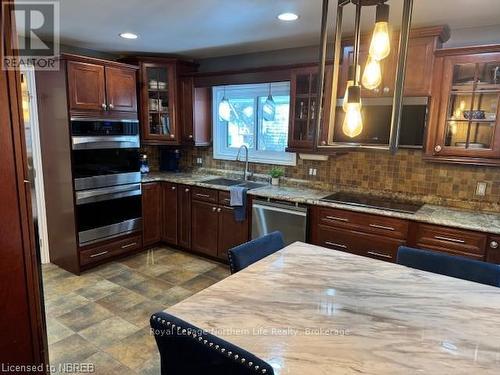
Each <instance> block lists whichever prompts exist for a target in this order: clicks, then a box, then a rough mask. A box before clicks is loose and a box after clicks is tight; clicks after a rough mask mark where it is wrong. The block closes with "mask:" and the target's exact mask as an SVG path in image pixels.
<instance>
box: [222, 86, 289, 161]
mask: <svg viewBox="0 0 500 375" xmlns="http://www.w3.org/2000/svg"><path fill="white" fill-rule="evenodd" d="M270 92H271V94H272V97H273V99H274V103H275V108H276V112H275V116H274V119H273V120H266V119H264V116H263V108H264V104H265V103H266V100H267V98H268V95H269V93H270ZM224 97H226V98H227V100H228V102H229V108H230V114H229V121H225V120H223V119H222V118H221V117H220V115H219V104H220V103H221V101H222V100H223V98H224ZM213 98H214V101H213V124H215V126H214V159H223V160H235V159H236V155H237V153H238V149H239V148H240V147H241V146H242V145H245V146H247V147H248V150H249V160H250V161H251V162H255V163H269V164H281V165H296V155H295V154H294V153H289V152H285V148H286V147H287V144H288V125H289V114H290V82H275V83H271V84H270V83H259V84H245V85H231V86H216V87H214V88H213Z"/></svg>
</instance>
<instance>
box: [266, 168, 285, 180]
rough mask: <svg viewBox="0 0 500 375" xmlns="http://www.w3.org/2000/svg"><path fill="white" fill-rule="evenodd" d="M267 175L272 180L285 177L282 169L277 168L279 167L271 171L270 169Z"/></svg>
mask: <svg viewBox="0 0 500 375" xmlns="http://www.w3.org/2000/svg"><path fill="white" fill-rule="evenodd" d="M269 175H270V176H271V177H272V178H280V177H283V176H284V175H285V171H284V170H283V168H279V167H274V168H273V169H271V171H270V172H269Z"/></svg>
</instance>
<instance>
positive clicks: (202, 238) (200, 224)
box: [191, 199, 219, 257]
mask: <svg viewBox="0 0 500 375" xmlns="http://www.w3.org/2000/svg"><path fill="white" fill-rule="evenodd" d="M217 208H218V207H217V204H214V203H211V202H203V201H199V200H194V199H193V202H192V211H191V212H192V221H191V225H192V227H191V232H192V236H193V237H192V244H191V248H192V249H193V250H194V251H198V252H200V253H204V254H207V255H210V256H213V257H215V256H217V244H218V243H217V237H218V236H217V234H218V228H219V224H218V214H217Z"/></svg>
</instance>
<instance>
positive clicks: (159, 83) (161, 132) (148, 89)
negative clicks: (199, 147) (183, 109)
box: [141, 63, 178, 143]
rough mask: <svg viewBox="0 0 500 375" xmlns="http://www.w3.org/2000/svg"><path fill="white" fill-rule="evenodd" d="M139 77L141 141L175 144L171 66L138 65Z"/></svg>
mask: <svg viewBox="0 0 500 375" xmlns="http://www.w3.org/2000/svg"><path fill="white" fill-rule="evenodd" d="M141 74H142V80H141V81H142V82H141V84H142V95H141V99H142V130H143V132H142V133H143V134H142V138H143V142H144V143H157V142H161V143H164V142H176V141H178V139H177V138H178V132H177V128H176V125H177V124H176V118H175V84H176V79H175V76H176V75H175V64H161V63H142V64H141Z"/></svg>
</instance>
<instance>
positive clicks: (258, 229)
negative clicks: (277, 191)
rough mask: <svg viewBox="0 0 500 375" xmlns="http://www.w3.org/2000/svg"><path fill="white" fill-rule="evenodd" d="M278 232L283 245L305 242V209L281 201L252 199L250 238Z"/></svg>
mask: <svg viewBox="0 0 500 375" xmlns="http://www.w3.org/2000/svg"><path fill="white" fill-rule="evenodd" d="M276 230H279V231H280V232H281V233H282V234H283V238H284V240H285V244H286V245H289V244H291V243H293V242H295V241H302V242H305V241H306V233H307V207H305V206H302V205H299V204H296V203H288V202H282V201H274V200H262V199H254V200H253V203H252V238H258V237H261V236H263V235H265V234H268V233H271V232H274V231H276Z"/></svg>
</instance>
